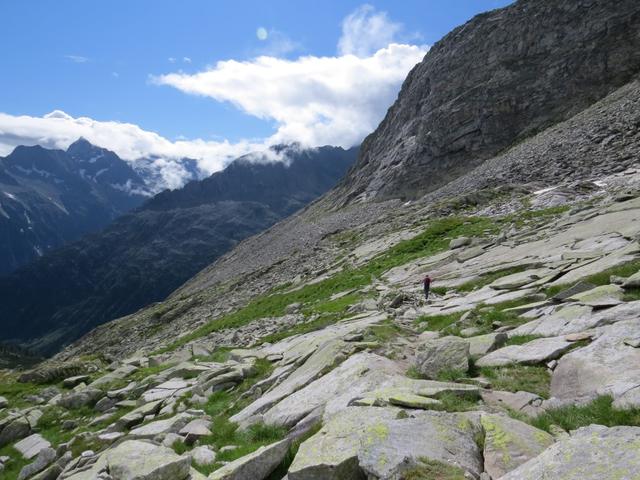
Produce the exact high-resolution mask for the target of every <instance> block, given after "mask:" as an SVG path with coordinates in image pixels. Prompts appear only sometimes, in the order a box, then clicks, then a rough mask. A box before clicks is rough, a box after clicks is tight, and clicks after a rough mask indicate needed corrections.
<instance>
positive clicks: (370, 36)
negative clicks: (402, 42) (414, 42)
mask: <svg viewBox="0 0 640 480" xmlns="http://www.w3.org/2000/svg"><path fill="white" fill-rule="evenodd" d="M402 28H403V27H402V25H401V24H399V23H395V22H392V21H391V20H389V18H387V14H386V12H376V10H375V8H374V7H372V6H371V5H366V4H365V5H362V6H360V7H358V8H357V9H356V10H355V11H354V12H353V13H351V14H350V15H349V16H347V17H346V18H345V19H344V20H343V22H342V37H341V38H340V41H339V42H338V53H340V54H341V55H357V56H359V57H367V56H369V55H371V54H373V53H374V52H376V51H378V50H379V49H381V48H384V47H386V46H387V45H389V44H390V43H394V42H395V41H397V36H398V34H399V33H400V32H401V31H402Z"/></svg>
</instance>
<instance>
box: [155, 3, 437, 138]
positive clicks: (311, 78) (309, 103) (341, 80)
mask: <svg viewBox="0 0 640 480" xmlns="http://www.w3.org/2000/svg"><path fill="white" fill-rule="evenodd" d="M401 31H402V26H401V25H400V24H397V23H394V22H391V21H390V20H389V19H388V18H387V15H386V14H385V13H384V12H376V11H375V9H374V8H373V7H371V6H368V5H364V6H362V7H360V8H358V9H357V10H356V11H355V12H354V13H352V14H351V15H349V16H348V17H347V18H346V19H345V20H344V22H343V35H342V37H341V38H340V41H339V42H338V50H339V52H340V53H341V55H340V56H335V57H316V56H303V57H300V58H298V59H296V60H288V59H284V58H277V57H276V56H273V55H262V56H259V57H257V58H255V59H251V60H248V61H237V60H226V61H220V62H218V63H216V64H215V65H213V66H211V67H209V68H208V69H207V70H205V71H202V72H199V73H195V74H186V73H183V72H176V73H170V74H167V75H161V76H158V77H152V80H153V81H154V82H156V83H158V84H161V85H169V86H172V87H175V88H177V89H179V90H181V91H183V92H185V93H189V94H193V95H202V96H206V97H211V98H213V99H215V100H217V101H220V102H225V101H226V102H231V103H232V104H233V105H235V106H236V107H237V108H239V109H241V110H242V111H244V112H245V113H248V114H250V115H253V116H255V117H258V118H262V119H266V120H275V122H276V124H277V131H276V132H275V134H274V135H273V136H272V137H271V138H270V139H269V142H271V143H280V142H301V143H302V144H304V145H310V146H318V145H325V144H332V145H342V146H345V147H348V146H352V145H354V144H357V143H359V142H360V141H362V139H363V138H364V136H365V135H367V134H368V133H370V132H371V131H372V130H373V129H375V127H376V126H377V125H378V123H379V122H380V120H381V119H382V118H383V116H384V114H385V112H386V110H387V108H388V107H389V106H390V105H391V104H392V103H393V100H394V99H395V97H396V95H397V92H398V89H399V87H400V85H401V83H402V81H403V80H404V78H405V77H406V75H407V73H408V72H409V70H410V69H411V68H412V67H413V66H414V65H415V64H416V63H417V62H419V61H420V60H421V59H422V57H423V56H424V54H425V53H426V51H427V50H428V48H427V47H425V46H416V45H408V44H400V43H395V42H394V40H395V37H396V36H398V35H399V34H400V33H401Z"/></svg>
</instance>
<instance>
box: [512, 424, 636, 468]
mask: <svg viewBox="0 0 640 480" xmlns="http://www.w3.org/2000/svg"><path fill="white" fill-rule="evenodd" d="M639 444H640V428H638V427H613V428H607V427H603V426H600V425H591V426H589V427H583V428H580V429H578V430H576V431H575V432H572V433H571V436H570V437H567V438H564V439H561V440H560V441H558V442H557V443H555V444H554V445H552V446H550V447H549V448H547V449H546V450H545V451H544V452H542V453H541V454H540V455H538V456H537V457H535V458H533V459H531V460H529V461H528V462H526V463H524V464H522V465H520V466H519V467H518V468H516V469H515V470H512V471H511V472H509V473H507V474H506V475H505V476H503V477H500V480H539V479H547V478H548V479H562V480H602V479H604V478H608V479H614V478H615V479H620V480H623V479H624V480H627V479H628V480H633V479H636V478H638V472H640V453H638V445H639Z"/></svg>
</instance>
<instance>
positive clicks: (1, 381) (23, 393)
mask: <svg viewBox="0 0 640 480" xmlns="http://www.w3.org/2000/svg"><path fill="white" fill-rule="evenodd" d="M51 385H55V384H49V385H45V384H35V383H22V382H18V377H17V375H16V374H13V373H0V396H1V397H5V398H6V399H7V401H8V402H9V407H10V408H22V407H28V406H32V404H30V403H29V402H27V401H26V400H25V399H24V397H27V396H29V395H37V394H38V393H40V391H41V390H43V389H45V388H47V387H50V386H51Z"/></svg>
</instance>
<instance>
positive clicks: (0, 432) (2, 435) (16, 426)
mask: <svg viewBox="0 0 640 480" xmlns="http://www.w3.org/2000/svg"><path fill="white" fill-rule="evenodd" d="M30 433H31V425H30V424H29V420H27V419H26V418H25V417H23V416H19V415H12V416H8V417H6V418H3V419H2V420H0V447H4V446H5V445H8V444H9V443H13V442H15V441H16V440H20V439H22V438H25V437H26V436H28V435H29V434H30Z"/></svg>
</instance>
